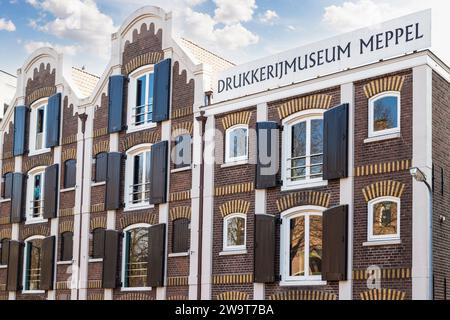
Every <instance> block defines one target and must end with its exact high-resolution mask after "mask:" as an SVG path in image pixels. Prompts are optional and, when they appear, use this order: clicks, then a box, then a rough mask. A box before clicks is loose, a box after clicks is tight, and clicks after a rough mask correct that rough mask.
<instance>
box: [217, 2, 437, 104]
mask: <svg viewBox="0 0 450 320" xmlns="http://www.w3.org/2000/svg"><path fill="white" fill-rule="evenodd" d="M429 47H431V10H425V11H421V12H418V13H414V14H411V15H408V16H404V17H402V18H399V19H395V20H391V21H387V22H384V23H381V24H378V25H375V26H372V27H368V28H363V29H360V30H356V31H353V32H349V33H346V34H343V35H340V36H337V37H334V38H330V39H327V40H324V41H320V42H317V43H313V44H311V45H307V46H303V47H300V48H297V49H293V50H289V51H286V52H282V53H280V54H277V55H274V56H270V57H267V58H263V59H260V60H256V61H252V62H249V63H246V64H243V65H239V66H236V67H233V68H230V69H227V70H225V71H223V72H222V73H220V74H219V75H218V78H217V79H216V81H215V88H214V98H213V99H214V100H213V103H217V102H221V101H225V100H230V99H234V98H237V97H242V96H247V95H250V94H254V93H258V92H263V91H267V90H269V89H275V88H279V87H282V86H286V85H290V84H292V83H298V82H301V81H305V80H308V79H313V78H316V77H318V76H324V75H327V74H331V73H335V72H339V71H342V70H345V69H348V68H354V67H357V66H361V65H365V64H369V63H372V62H377V61H379V60H381V59H387V58H391V57H395V56H399V55H403V54H406V53H412V52H414V51H417V50H422V49H425V48H429Z"/></svg>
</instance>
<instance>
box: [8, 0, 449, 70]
mask: <svg viewBox="0 0 450 320" xmlns="http://www.w3.org/2000/svg"><path fill="white" fill-rule="evenodd" d="M147 4H148V5H157V6H161V7H162V8H164V9H165V10H167V11H172V12H173V17H174V19H173V20H174V28H173V29H174V33H175V35H176V36H183V37H185V38H188V39H190V40H193V41H194V42H196V43H198V44H200V45H202V46H204V47H206V48H208V49H210V50H211V51H214V52H217V53H220V54H221V55H222V56H224V57H225V58H228V59H230V60H232V61H233V62H235V63H237V64H240V63H243V62H247V61H249V60H254V59H256V58H261V57H264V56H268V55H271V54H275V53H277V52H280V51H284V50H287V49H292V48H294V47H297V46H300V45H304V44H307V43H311V42H314V41H318V40H321V39H324V38H327V37H330V36H333V35H336V34H339V33H342V32H346V31H351V30H353V29H356V28H359V27H363V26H366V25H370V24H375V23H377V22H380V21H383V20H387V19H391V18H395V17H398V16H402V15H405V14H408V13H411V12H414V11H418V10H421V9H426V8H432V9H433V50H434V51H435V52H436V53H437V54H438V55H439V56H440V57H441V58H442V59H443V60H444V61H446V62H447V64H450V43H449V40H448V39H449V38H448V35H447V32H448V31H447V30H449V29H450V28H449V27H450V21H449V20H448V17H447V16H448V12H449V11H450V1H448V0H427V1H423V0H389V1H388V0H346V1H340V0H275V1H273V0H0V43H1V47H2V49H1V50H0V69H2V70H5V71H8V72H10V73H13V74H15V73H16V70H17V69H18V68H19V67H20V66H21V64H22V63H23V61H24V60H25V58H26V57H27V56H28V55H29V54H30V53H31V52H33V50H35V49H37V48H39V47H42V46H53V47H54V48H56V49H57V50H59V51H62V52H64V53H65V57H66V58H65V59H66V60H69V63H71V64H72V65H75V66H80V67H81V66H86V68H87V70H89V71H91V72H93V73H97V74H100V73H101V72H102V71H103V69H104V67H105V66H106V64H107V62H108V57H109V52H110V48H109V45H110V38H111V36H110V35H111V33H113V32H115V31H116V30H117V29H118V27H119V26H120V25H121V23H122V22H123V21H124V20H125V18H126V17H127V16H128V15H129V14H130V13H131V12H133V11H134V10H136V9H137V8H139V7H141V6H143V5H147Z"/></svg>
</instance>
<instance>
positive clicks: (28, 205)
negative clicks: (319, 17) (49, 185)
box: [25, 166, 48, 224]
mask: <svg viewBox="0 0 450 320" xmlns="http://www.w3.org/2000/svg"><path fill="white" fill-rule="evenodd" d="M45 168H46V167H42V166H41V167H36V168H33V169H32V170H30V171H28V180H27V194H26V203H25V205H26V208H25V213H26V217H25V224H34V223H43V222H46V221H48V219H44V217H43V213H44V190H45V189H44V188H45ZM38 174H40V175H42V177H41V179H42V180H41V183H42V185H41V200H40V201H41V207H42V208H41V210H42V211H41V216H40V217H37V218H33V217H32V213H33V208H32V201H33V192H34V177H35V176H36V175H38Z"/></svg>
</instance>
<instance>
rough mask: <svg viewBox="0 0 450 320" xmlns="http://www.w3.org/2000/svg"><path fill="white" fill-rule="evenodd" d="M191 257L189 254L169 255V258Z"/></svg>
mask: <svg viewBox="0 0 450 320" xmlns="http://www.w3.org/2000/svg"><path fill="white" fill-rule="evenodd" d="M178 257H189V252H180V253H169V258H178Z"/></svg>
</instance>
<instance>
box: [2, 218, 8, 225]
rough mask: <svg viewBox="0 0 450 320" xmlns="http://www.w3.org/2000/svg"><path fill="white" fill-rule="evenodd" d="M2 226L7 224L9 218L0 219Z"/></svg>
mask: <svg viewBox="0 0 450 320" xmlns="http://www.w3.org/2000/svg"><path fill="white" fill-rule="evenodd" d="M3 224H9V217H1V218H0V225H3Z"/></svg>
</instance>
